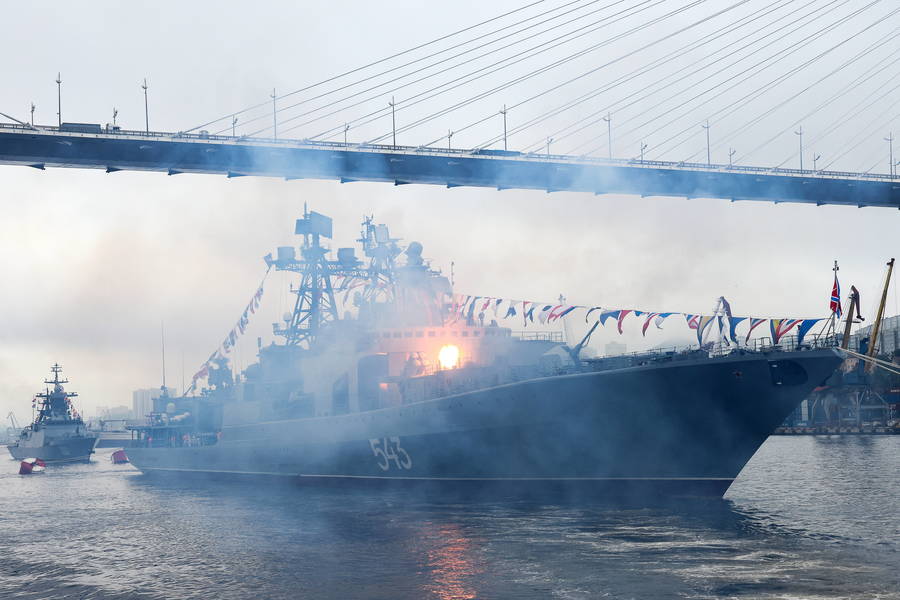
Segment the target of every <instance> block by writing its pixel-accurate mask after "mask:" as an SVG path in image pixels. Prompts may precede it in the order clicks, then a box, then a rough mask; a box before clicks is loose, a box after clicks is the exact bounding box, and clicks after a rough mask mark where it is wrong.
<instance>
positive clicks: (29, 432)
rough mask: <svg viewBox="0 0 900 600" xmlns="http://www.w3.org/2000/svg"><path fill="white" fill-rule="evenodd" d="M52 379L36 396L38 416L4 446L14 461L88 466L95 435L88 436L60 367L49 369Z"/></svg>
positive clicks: (46, 382) (45, 381) (48, 380)
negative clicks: (65, 386) (30, 458)
mask: <svg viewBox="0 0 900 600" xmlns="http://www.w3.org/2000/svg"><path fill="white" fill-rule="evenodd" d="M50 371H51V372H52V373H53V379H45V380H44V383H45V384H46V385H47V386H52V388H51V387H46V388H45V389H44V391H43V392H41V393H39V394H37V395H35V397H34V399H35V404H36V408H37V416H36V417H35V419H34V422H33V423H31V425H29V426H28V427H26V428H24V429H23V430H22V431H21V433H19V435H18V437H16V438H15V440H14V441H13V442H12V443H11V444H9V445H7V449H9V453H10V454H12V456H13V458H15V459H17V460H24V459H25V458H29V457H34V458H37V459H40V460H41V461H43V462H45V463H64V462H87V461H89V460H90V458H91V454H93V453H94V446H95V445H96V443H97V437H96V435H94V434H92V433H90V432H89V431H88V430H87V427H86V426H85V424H84V421H83V420H82V419H81V416H80V415H79V414H78V412H77V411H76V410H75V407H74V406H73V405H72V400H71V399H72V398H74V397H76V396H78V394H77V393H76V392H67V391H66V390H65V389H64V388H63V384H66V383H69V380H68V379H60V373H62V367H61V366H59V365H58V364H54V365H53V366H52V367H50Z"/></svg>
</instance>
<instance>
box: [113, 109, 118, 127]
mask: <svg viewBox="0 0 900 600" xmlns="http://www.w3.org/2000/svg"><path fill="white" fill-rule="evenodd" d="M118 116H119V109H117V108H116V107H115V106H113V128H115V127H116V117H118Z"/></svg>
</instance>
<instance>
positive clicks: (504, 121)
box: [500, 104, 508, 150]
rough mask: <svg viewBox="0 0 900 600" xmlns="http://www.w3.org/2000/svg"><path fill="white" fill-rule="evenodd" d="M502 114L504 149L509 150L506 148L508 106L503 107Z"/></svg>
mask: <svg viewBox="0 0 900 600" xmlns="http://www.w3.org/2000/svg"><path fill="white" fill-rule="evenodd" d="M500 114H501V115H503V149H504V150H507V149H508V148H507V147H506V105H505V104H504V105H503V110H501V111H500Z"/></svg>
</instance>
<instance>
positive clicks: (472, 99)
mask: <svg viewBox="0 0 900 600" xmlns="http://www.w3.org/2000/svg"><path fill="white" fill-rule="evenodd" d="M742 1H743V0H742ZM703 2H706V0H694V1H693V2H691V3H689V4H687V5H686V6H683V7H681V8H678V9H676V10H674V11H671V12H669V13H666V14H665V15H663V16H661V17H656V18H654V19H652V20H650V21H648V22H647V23H644V24H642V25H640V26H638V27H635V28H632V29H630V30H628V31H626V32H625V33H621V34H617V35H615V36H613V37H612V38H608V39H606V40H604V41H603V42H601V43H600V44H597V45H595V46H593V47H591V48H589V49H588V50H585V51H583V52H580V53H578V54H577V55H574V56H571V57H566V58H564V59H561V60H558V61H556V62H554V63H551V64H550V65H547V66H544V67H542V68H541V69H538V70H536V71H533V72H531V73H528V74H526V75H523V76H521V77H518V78H516V79H514V80H512V81H509V82H506V83H504V84H501V85H499V86H496V87H494V88H491V89H490V90H487V91H485V92H482V93H480V94H477V95H475V96H472V97H470V98H468V99H466V100H463V101H460V102H457V103H456V104H454V105H452V106H450V107H448V108H445V109H442V110H440V111H438V112H435V113H432V114H430V115H427V116H425V117H422V118H420V119H418V120H416V121H414V122H412V123H410V124H408V125H406V126H404V127H401V128H400V129H398V130H397V133H402V132H405V131H409V130H410V129H413V128H415V127H418V126H419V125H422V124H423V123H426V122H428V121H431V120H434V119H436V118H438V117H441V116H444V115H446V114H448V113H450V112H453V111H455V110H456V109H458V108H462V107H463V106H467V105H469V104H471V103H473V102H476V101H478V100H481V99H483V98H486V97H487V96H490V95H493V94H495V93H496V92H498V91H500V90H503V89H506V88H508V87H510V86H512V85H515V84H518V83H521V82H522V81H526V80H528V79H531V78H532V77H534V76H536V75H539V74H542V73H544V72H547V71H549V70H551V69H554V68H556V67H558V66H560V65H562V64H565V63H567V62H570V61H571V60H574V59H575V58H578V57H580V56H582V55H584V54H587V53H588V52H591V51H593V50H596V49H597V48H600V47H603V46H606V45H608V44H610V43H612V42H615V41H618V40H620V39H622V38H624V37H627V36H629V35H632V34H633V33H637V32H639V31H641V30H642V29H646V28H647V27H650V26H652V25H655V24H657V23H659V22H662V21H664V20H665V19H668V18H670V17H672V16H674V15H677V14H680V13H682V12H685V11H687V10H689V9H691V8H694V7H696V6H697V5H699V4H702V3H703ZM596 70H599V68H597V69H593V70H592V71H590V72H588V73H583V74H581V75H579V76H578V77H575V78H573V79H569V80H568V81H566V82H563V83H561V84H559V85H557V86H555V87H554V89H559V88H560V87H563V86H565V85H568V84H569V83H572V82H573V81H577V80H578V79H581V78H583V77H586V76H587V75H588V74H590V73H591V72H593V71H596ZM390 135H391V132H388V133H385V134H383V135H381V136H379V137H377V138H375V139H373V140H370V141H369V142H368V143H376V142H378V141H381V140H383V139H385V138H387V137H389V136H390Z"/></svg>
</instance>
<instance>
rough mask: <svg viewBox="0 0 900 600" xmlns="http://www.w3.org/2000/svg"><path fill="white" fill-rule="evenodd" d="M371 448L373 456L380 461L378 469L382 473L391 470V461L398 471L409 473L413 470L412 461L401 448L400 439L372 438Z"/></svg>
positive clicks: (395, 437) (370, 441)
mask: <svg viewBox="0 0 900 600" xmlns="http://www.w3.org/2000/svg"><path fill="white" fill-rule="evenodd" d="M369 446H371V447H372V454H374V455H375V458H377V459H378V468H380V469H381V470H382V471H389V470H390V469H391V461H393V463H394V466H395V467H396V468H397V469H401V470H407V471H408V470H409V469H412V459H411V458H410V457H409V454H407V453H406V450H404V449H403V448H402V447H401V446H400V438H399V437H397V436H394V437H386V438H383V439H380V438H372V439H370V440H369Z"/></svg>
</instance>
